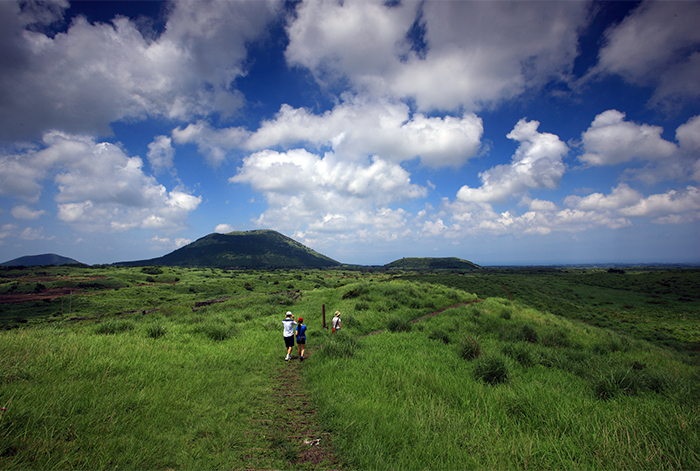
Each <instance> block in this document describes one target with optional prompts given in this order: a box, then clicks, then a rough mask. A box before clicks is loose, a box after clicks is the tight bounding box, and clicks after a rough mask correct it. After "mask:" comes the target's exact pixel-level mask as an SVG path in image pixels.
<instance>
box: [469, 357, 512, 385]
mask: <svg viewBox="0 0 700 471" xmlns="http://www.w3.org/2000/svg"><path fill="white" fill-rule="evenodd" d="M474 377H475V378H476V379H479V380H481V381H484V382H486V383H489V384H498V383H505V382H507V381H508V380H509V379H510V373H509V371H508V365H506V362H505V360H503V358H501V357H498V356H491V355H489V356H486V355H485V356H483V357H481V358H479V359H478V360H477V362H476V364H475V365H474Z"/></svg>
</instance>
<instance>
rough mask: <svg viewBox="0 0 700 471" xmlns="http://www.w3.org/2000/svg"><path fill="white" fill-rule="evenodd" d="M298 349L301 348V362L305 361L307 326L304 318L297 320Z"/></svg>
mask: <svg viewBox="0 0 700 471" xmlns="http://www.w3.org/2000/svg"><path fill="white" fill-rule="evenodd" d="M296 331H297V348H299V361H304V350H305V349H306V326H305V325H304V318H303V317H300V318H299V319H298V320H297V329H296Z"/></svg>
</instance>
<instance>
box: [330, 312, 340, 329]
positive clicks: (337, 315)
mask: <svg viewBox="0 0 700 471" xmlns="http://www.w3.org/2000/svg"><path fill="white" fill-rule="evenodd" d="M331 327H333V330H331V332H333V333H335V332H338V331H339V330H340V311H335V315H334V316H333V319H331Z"/></svg>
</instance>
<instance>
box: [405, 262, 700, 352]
mask: <svg viewBox="0 0 700 471" xmlns="http://www.w3.org/2000/svg"><path fill="white" fill-rule="evenodd" d="M402 278H403V279H406V280H411V281H421V282H426V283H439V284H444V285H446V286H450V287H454V288H458V289H463V290H466V291H468V292H474V293H479V295H480V296H484V297H503V298H507V299H513V300H515V301H518V302H520V303H523V304H525V305H527V306H529V307H532V308H535V309H538V310H540V311H543V312H551V313H552V314H556V315H558V316H562V317H566V318H569V319H577V320H582V321H585V322H586V323H588V324H591V325H595V326H598V327H604V328H608V329H612V330H615V331H618V332H621V333H624V334H627V335H630V336H632V337H634V338H637V339H640V340H647V341H650V342H654V343H657V344H660V345H664V346H668V347H671V348H674V349H680V350H685V349H689V350H692V351H700V329H699V328H698V322H699V321H700V291H698V286H700V270H697V269H685V270H658V269H648V268H638V269H627V270H626V271H625V272H624V273H620V272H616V271H608V270H604V269H597V270H592V269H585V270H563V269H541V268H531V269H527V268H523V269H515V270H505V269H504V270H489V271H486V270H485V271H483V272H480V273H479V274H477V275H472V274H420V275H414V274H406V275H404V276H402ZM642 319H643V320H642Z"/></svg>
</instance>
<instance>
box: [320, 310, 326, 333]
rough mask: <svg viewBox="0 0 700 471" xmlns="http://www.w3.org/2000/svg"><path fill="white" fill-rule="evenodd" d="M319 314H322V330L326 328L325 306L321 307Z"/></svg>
mask: <svg viewBox="0 0 700 471" xmlns="http://www.w3.org/2000/svg"><path fill="white" fill-rule="evenodd" d="M321 312H322V313H323V328H324V329H325V328H326V305H325V304H322V305H321Z"/></svg>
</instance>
